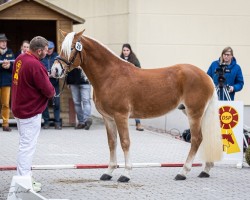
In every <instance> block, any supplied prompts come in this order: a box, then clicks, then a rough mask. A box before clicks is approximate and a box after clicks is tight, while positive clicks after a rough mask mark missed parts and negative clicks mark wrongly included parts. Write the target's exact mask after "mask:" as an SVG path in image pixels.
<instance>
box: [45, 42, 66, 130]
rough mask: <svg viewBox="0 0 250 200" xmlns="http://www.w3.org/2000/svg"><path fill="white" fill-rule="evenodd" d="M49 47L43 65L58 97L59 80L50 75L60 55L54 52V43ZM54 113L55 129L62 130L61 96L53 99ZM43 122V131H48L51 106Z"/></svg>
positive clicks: (50, 43)
mask: <svg viewBox="0 0 250 200" xmlns="http://www.w3.org/2000/svg"><path fill="white" fill-rule="evenodd" d="M48 42H49V43H48V44H49V46H48V48H49V49H48V52H47V55H46V56H45V58H43V59H42V63H43V64H44V66H45V68H46V70H47V72H48V74H49V77H50V79H49V80H50V82H51V83H52V85H53V86H54V88H55V90H56V94H57V95H58V94H59V93H60V88H59V79H56V78H53V77H52V76H51V75H50V70H51V67H52V65H53V63H54V61H55V58H56V57H57V56H58V53H56V52H54V50H55V45H54V43H53V42H52V41H48ZM53 111H54V122H55V129H58V130H61V129H62V125H61V121H60V96H56V97H54V99H53ZM42 117H43V120H44V125H43V129H48V128H49V125H50V122H49V120H50V115H49V105H47V107H46V109H45V110H44V112H43V115H42Z"/></svg>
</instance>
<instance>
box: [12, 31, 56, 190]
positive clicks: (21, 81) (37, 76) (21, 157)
mask: <svg viewBox="0 0 250 200" xmlns="http://www.w3.org/2000/svg"><path fill="white" fill-rule="evenodd" d="M47 51H48V41H47V40H46V39H45V38H43V37H41V36H37V37H34V38H33V39H32V40H31V42H30V51H28V52H26V53H25V54H22V55H20V56H19V57H18V58H17V59H16V61H15V63H14V68H13V73H12V96H11V107H12V112H13V114H14V116H15V119H16V121H17V128H18V133H19V136H20V139H19V151H18V155H17V175H19V176H32V174H31V164H32V159H33V155H34V153H35V149H36V143H37V138H38V136H39V134H40V130H41V113H42V112H43V111H44V109H45V108H46V106H47V102H48V100H49V99H50V98H52V97H53V96H54V95H55V89H54V87H53V85H52V84H51V83H50V81H49V77H48V73H47V71H46V69H45V68H44V66H43V64H42V63H41V62H40V60H41V59H42V58H44V57H45V55H46V53H47ZM32 180H33V179H32ZM33 189H34V191H36V192H39V191H40V190H41V184H40V183H37V182H35V181H33Z"/></svg>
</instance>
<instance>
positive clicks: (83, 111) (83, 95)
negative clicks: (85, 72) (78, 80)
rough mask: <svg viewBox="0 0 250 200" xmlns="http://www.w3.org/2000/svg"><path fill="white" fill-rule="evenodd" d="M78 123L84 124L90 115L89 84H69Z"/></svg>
mask: <svg viewBox="0 0 250 200" xmlns="http://www.w3.org/2000/svg"><path fill="white" fill-rule="evenodd" d="M69 87H70V90H71V94H72V98H73V102H74V106H75V111H76V116H77V120H78V123H79V124H84V123H85V122H86V121H87V120H88V119H89V118H90V115H91V102H90V92H91V86H90V84H82V85H73V84H70V85H69Z"/></svg>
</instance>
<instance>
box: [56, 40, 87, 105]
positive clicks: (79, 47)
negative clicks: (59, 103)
mask: <svg viewBox="0 0 250 200" xmlns="http://www.w3.org/2000/svg"><path fill="white" fill-rule="evenodd" d="M80 41H81V39H80V38H79V40H78V41H77V42H76V44H75V48H74V49H75V50H76V51H75V53H74V56H73V58H72V59H71V60H70V61H67V60H65V59H63V58H62V57H60V56H57V57H56V58H55V60H57V61H58V62H59V64H60V66H61V68H62V72H63V73H64V72H65V69H64V67H63V65H62V62H64V63H65V64H66V65H67V67H68V70H67V71H66V73H65V78H64V82H63V87H62V89H61V92H59V94H56V95H55V96H54V98H53V105H54V100H55V98H58V97H60V96H61V93H62V92H63V89H64V86H65V83H66V77H67V75H68V72H70V71H71V70H70V66H71V65H72V64H73V63H74V61H75V59H76V56H77V53H79V55H80V59H81V63H80V65H81V64H82V62H83V61H82V55H81V51H82V48H83V45H82V43H81V42H80ZM74 49H73V50H74Z"/></svg>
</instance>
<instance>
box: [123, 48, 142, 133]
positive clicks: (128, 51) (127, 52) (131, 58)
mask: <svg viewBox="0 0 250 200" xmlns="http://www.w3.org/2000/svg"><path fill="white" fill-rule="evenodd" d="M120 57H121V58H122V59H124V60H126V61H128V62H130V63H132V64H134V65H135V66H136V67H138V68H141V65H140V62H139V60H138V58H137V57H136V55H135V53H134V52H133V51H132V48H131V46H130V44H128V43H126V44H123V45H122V53H121V55H120ZM135 124H136V130H137V131H144V129H143V128H142V126H141V121H140V119H135Z"/></svg>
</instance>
